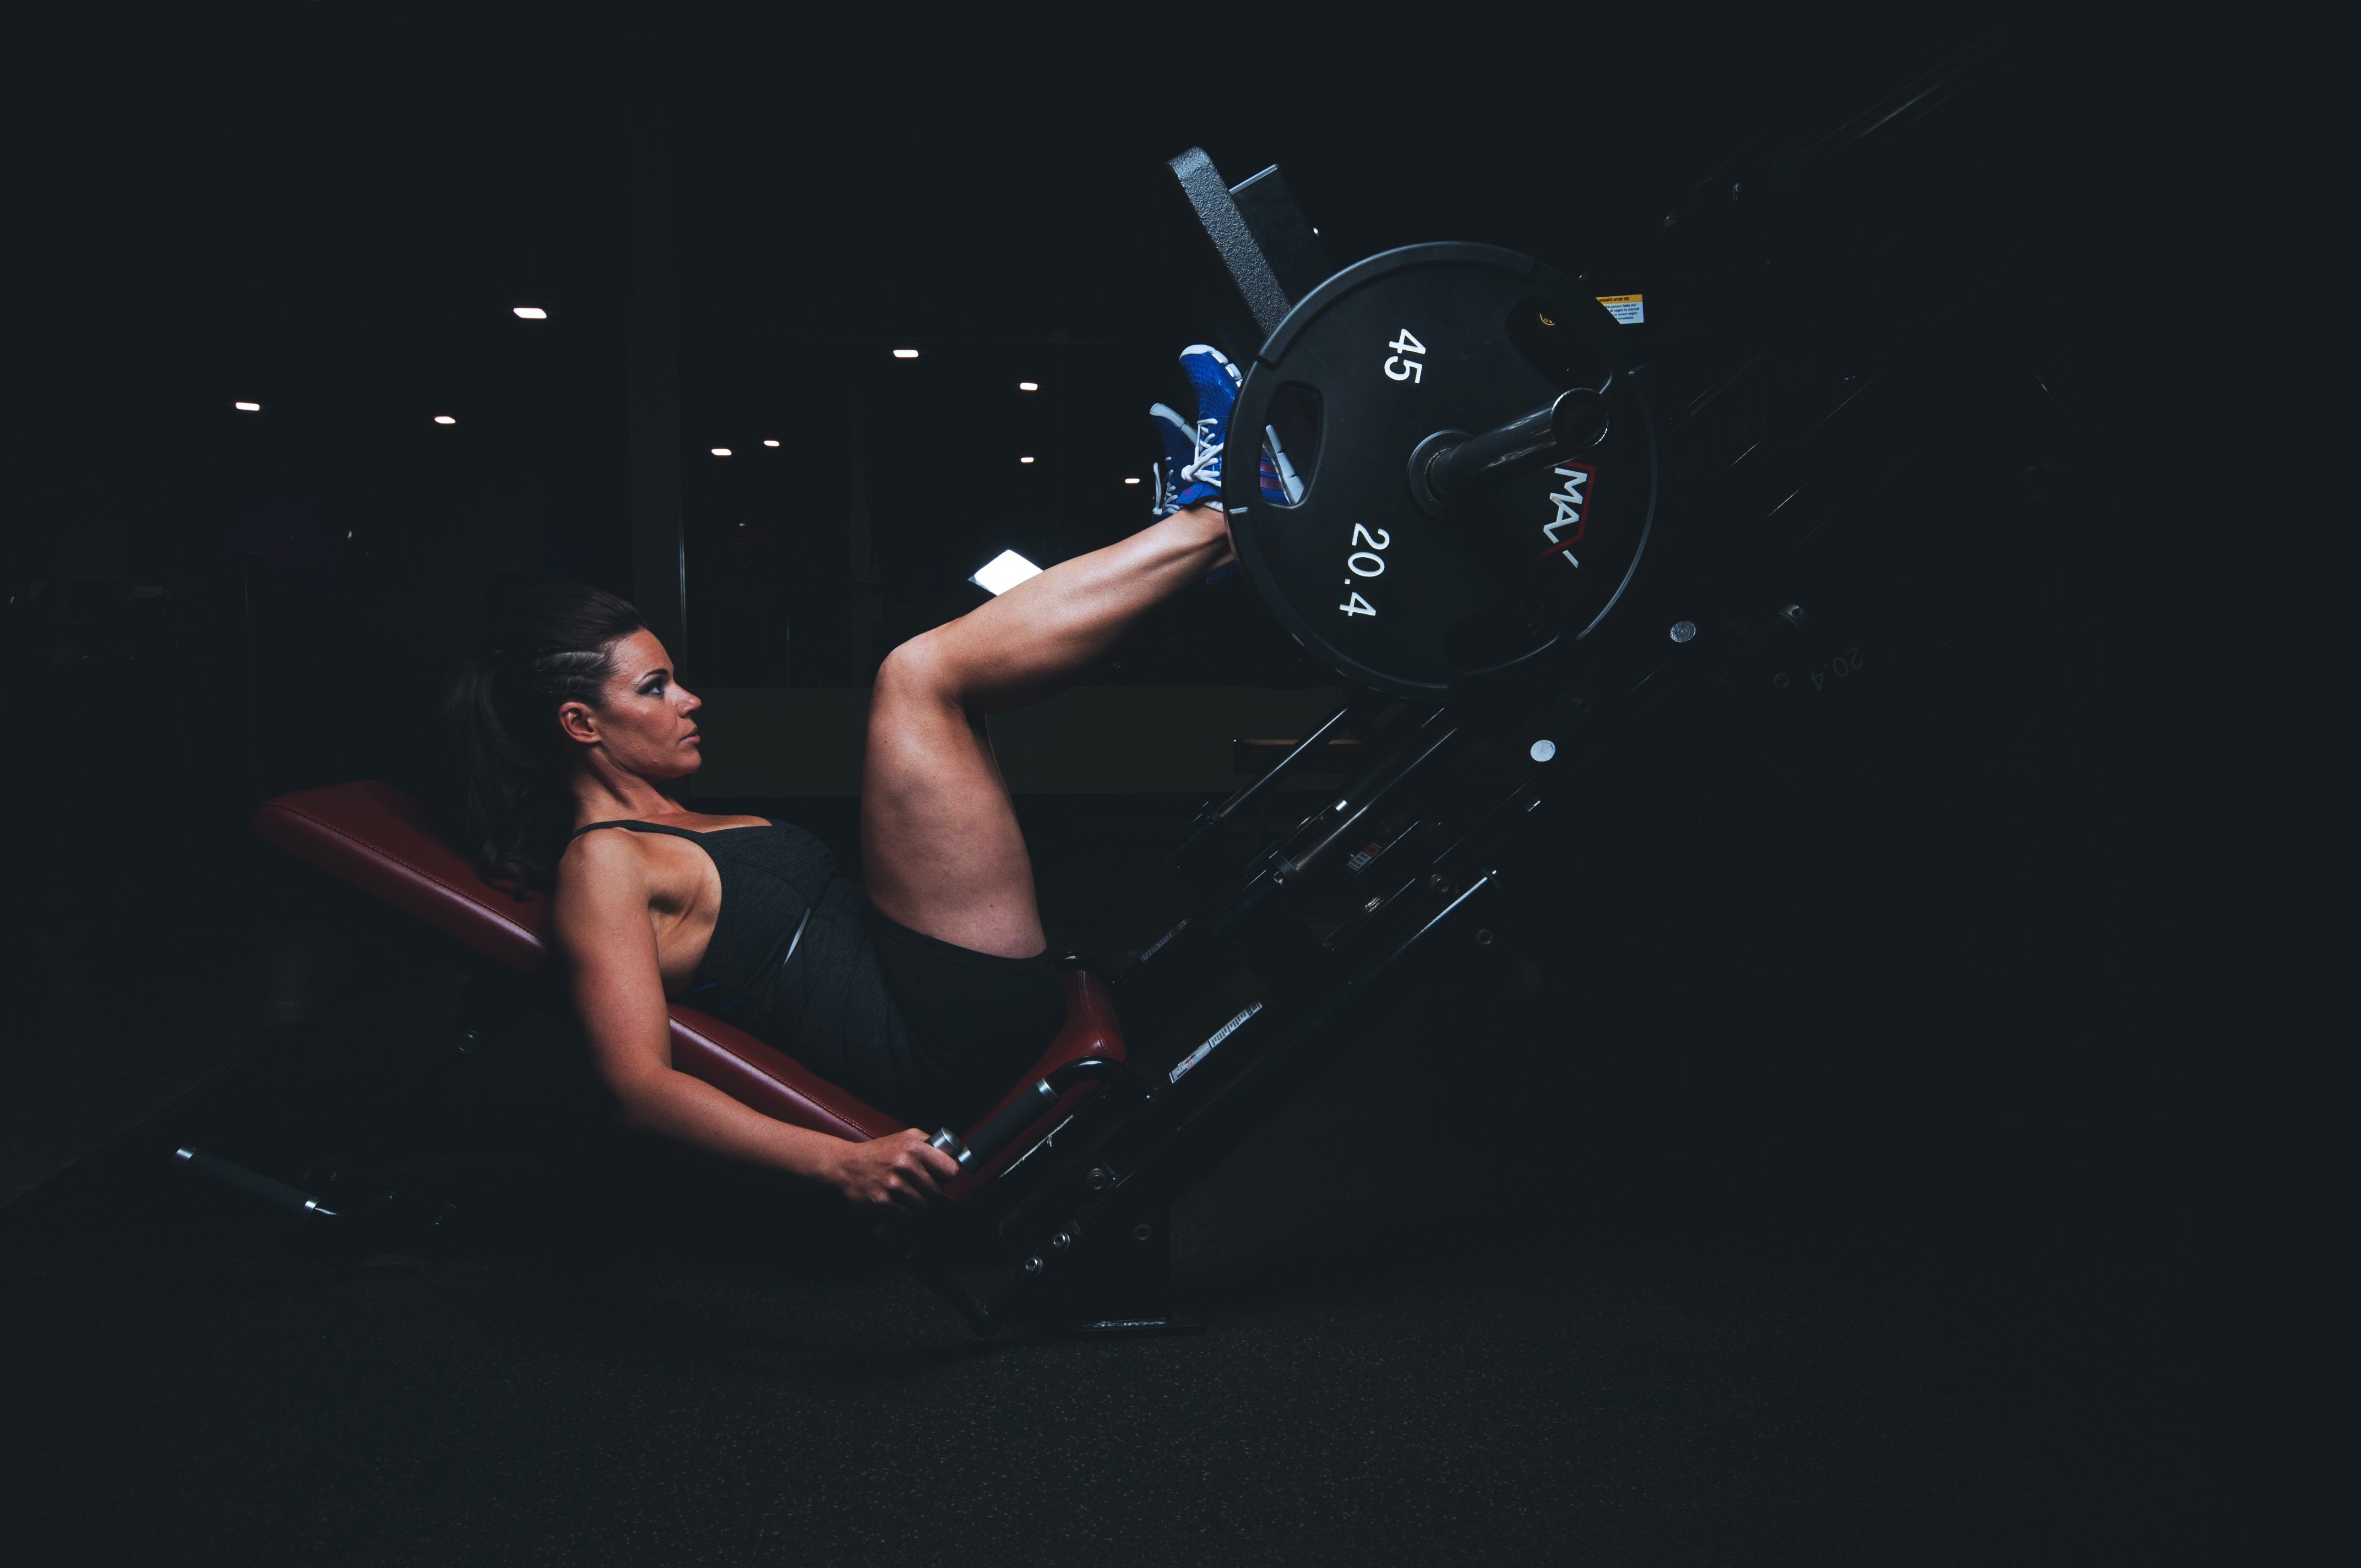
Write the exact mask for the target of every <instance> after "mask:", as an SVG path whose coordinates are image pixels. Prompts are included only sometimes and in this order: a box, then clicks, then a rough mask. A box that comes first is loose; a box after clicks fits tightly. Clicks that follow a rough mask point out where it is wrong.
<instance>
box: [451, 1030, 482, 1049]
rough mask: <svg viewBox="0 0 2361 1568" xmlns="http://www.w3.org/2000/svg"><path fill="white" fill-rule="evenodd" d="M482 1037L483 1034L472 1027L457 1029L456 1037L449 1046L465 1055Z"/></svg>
mask: <svg viewBox="0 0 2361 1568" xmlns="http://www.w3.org/2000/svg"><path fill="white" fill-rule="evenodd" d="M482 1038H483V1036H480V1035H478V1034H477V1033H476V1031H475V1030H473V1029H462V1030H460V1031H459V1034H458V1037H457V1038H456V1039H454V1040H453V1041H452V1042H451V1048H452V1049H453V1050H456V1051H458V1052H459V1053H461V1054H462V1055H465V1054H466V1053H467V1052H469V1051H472V1050H474V1049H475V1048H476V1047H477V1045H478V1043H479V1042H480V1041H481V1040H482Z"/></svg>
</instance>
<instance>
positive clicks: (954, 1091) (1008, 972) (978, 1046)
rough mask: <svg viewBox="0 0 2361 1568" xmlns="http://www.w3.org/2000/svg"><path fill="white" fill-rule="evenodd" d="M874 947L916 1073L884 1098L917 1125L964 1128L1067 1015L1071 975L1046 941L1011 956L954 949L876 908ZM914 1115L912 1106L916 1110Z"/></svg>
mask: <svg viewBox="0 0 2361 1568" xmlns="http://www.w3.org/2000/svg"><path fill="white" fill-rule="evenodd" d="M869 934H870V947H871V948H872V950H873V952H874V953H875V954H876V960H877V971H878V974H879V975H880V977H881V978H882V979H883V980H884V982H885V991H886V992H887V994H888V995H889V996H891V997H892V999H893V1003H894V1007H895V1010H896V1011H897V1012H898V1013H900V1014H901V1016H902V1019H903V1021H904V1022H905V1023H906V1025H908V1035H907V1037H908V1040H909V1043H910V1057H909V1059H910V1061H911V1064H912V1066H914V1067H915V1069H916V1072H915V1074H914V1075H913V1079H914V1080H913V1081H910V1082H908V1083H907V1084H897V1085H895V1087H894V1089H893V1090H892V1091H890V1092H891V1094H892V1097H893V1098H894V1099H895V1100H896V1101H899V1102H901V1103H899V1104H885V1103H881V1104H880V1106H879V1109H881V1110H887V1111H892V1112H893V1113H895V1114H896V1115H898V1116H901V1117H903V1118H904V1119H905V1120H906V1121H909V1122H911V1123H912V1124H915V1125H919V1126H926V1127H928V1128H929V1129H931V1128H932V1127H935V1126H948V1127H950V1128H952V1129H954V1130H955V1131H961V1132H964V1131H965V1130H966V1129H967V1127H968V1124H970V1123H972V1122H973V1121H974V1120H975V1119H976V1118H977V1117H979V1116H981V1115H983V1113H984V1112H986V1111H988V1110H990V1109H991V1108H992V1103H993V1102H994V1101H995V1100H997V1099H999V1098H1000V1097H1001V1096H1002V1095H1003V1094H1005V1093H1006V1092H1007V1091H1008V1090H1009V1089H1010V1088H1011V1087H1012V1086H1013V1085H1014V1084H1015V1083H1016V1080H1017V1076H1018V1075H1019V1074H1020V1073H1022V1072H1024V1071H1025V1069H1027V1068H1029V1067H1031V1066H1032V1065H1033V1063H1034V1061H1035V1060H1036V1059H1037V1058H1039V1056H1040V1055H1041V1053H1042V1052H1043V1051H1044V1050H1046V1049H1048V1048H1049V1042H1050V1040H1052V1039H1053V1038H1055V1037H1056V1036H1057V1033H1058V1030H1059V1029H1060V1026H1062V1025H1063V1024H1064V1022H1065V1017H1066V988H1065V981H1064V980H1063V979H1062V978H1061V977H1060V973H1059V970H1058V963H1057V960H1056V959H1054V958H1053V957H1051V956H1050V954H1049V952H1048V951H1047V950H1046V949H1045V950H1044V951H1042V952H1040V953H1038V954H1036V955H1035V956H1033V957H1032V958H1029V959H1005V958H1001V957H999V956H997V955H996V954H993V953H979V952H975V951H973V950H972V949H970V948H961V947H957V946H955V945H953V944H952V943H950V942H946V941H943V940H941V939H940V938H935V937H929V936H928V935H927V934H926V933H925V932H923V931H913V930H911V929H910V928H909V927H907V926H905V925H903V924H902V923H901V922H899V921H897V920H889V919H887V918H886V917H885V916H883V915H879V914H877V913H876V912H875V911H872V912H871V913H870V916H869ZM914 1112H916V1113H917V1114H913V1113H914Z"/></svg>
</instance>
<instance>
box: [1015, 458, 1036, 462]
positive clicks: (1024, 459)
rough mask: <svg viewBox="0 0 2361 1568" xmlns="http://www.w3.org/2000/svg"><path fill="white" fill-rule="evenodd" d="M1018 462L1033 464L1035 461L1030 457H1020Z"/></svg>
mask: <svg viewBox="0 0 2361 1568" xmlns="http://www.w3.org/2000/svg"><path fill="white" fill-rule="evenodd" d="M1017 461H1018V462H1019V463H1030V462H1032V461H1033V459H1031V458H1030V457H1019V458H1018V459H1017Z"/></svg>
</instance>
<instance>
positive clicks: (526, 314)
mask: <svg viewBox="0 0 2361 1568" xmlns="http://www.w3.org/2000/svg"><path fill="white" fill-rule="evenodd" d="M516 313H517V320H519V321H527V322H545V321H547V320H548V319H549V313H548V312H547V311H544V310H543V309H542V308H541V307H540V306H539V305H519V306H518V307H517V308H516Z"/></svg>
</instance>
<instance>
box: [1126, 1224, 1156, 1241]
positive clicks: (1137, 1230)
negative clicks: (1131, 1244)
mask: <svg viewBox="0 0 2361 1568" xmlns="http://www.w3.org/2000/svg"><path fill="white" fill-rule="evenodd" d="M1154 1234H1156V1227H1155V1226H1153V1225H1151V1224H1149V1223H1148V1222H1147V1221H1145V1220H1142V1221H1140V1222H1139V1223H1137V1224H1136V1225H1134V1226H1132V1227H1131V1239H1132V1240H1133V1241H1136V1242H1144V1241H1146V1240H1147V1239H1148V1237H1150V1236H1152V1235H1154Z"/></svg>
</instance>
